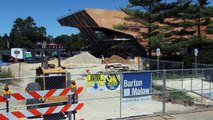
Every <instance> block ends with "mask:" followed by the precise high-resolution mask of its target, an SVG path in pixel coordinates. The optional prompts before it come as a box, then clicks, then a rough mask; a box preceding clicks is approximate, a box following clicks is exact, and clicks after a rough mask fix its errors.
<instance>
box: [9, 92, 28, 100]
mask: <svg viewBox="0 0 213 120" xmlns="http://www.w3.org/2000/svg"><path fill="white" fill-rule="evenodd" d="M11 96H13V97H14V98H15V99H16V100H24V99H25V97H23V96H22V95H21V94H19V93H14V94H11Z"/></svg>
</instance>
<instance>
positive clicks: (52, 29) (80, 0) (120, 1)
mask: <svg viewBox="0 0 213 120" xmlns="http://www.w3.org/2000/svg"><path fill="white" fill-rule="evenodd" d="M127 4H128V0H1V2H0V35H1V36H3V35H4V34H5V33H7V34H9V33H10V31H11V29H12V26H13V23H14V21H15V20H16V19H17V18H23V19H25V18H26V17H28V16H31V17H32V18H33V19H34V21H35V23H36V24H37V26H39V27H40V26H44V27H45V28H46V31H47V34H48V35H52V36H54V37H56V36H58V35H62V34H67V35H70V34H72V33H78V32H79V31H78V29H76V28H71V27H64V26H61V25H60V24H59V23H58V22H57V18H58V17H60V16H63V15H66V14H68V13H70V12H74V11H77V10H81V9H84V8H100V9H109V10H118V9H119V7H124V6H126V5H127ZM69 10H71V11H69Z"/></svg>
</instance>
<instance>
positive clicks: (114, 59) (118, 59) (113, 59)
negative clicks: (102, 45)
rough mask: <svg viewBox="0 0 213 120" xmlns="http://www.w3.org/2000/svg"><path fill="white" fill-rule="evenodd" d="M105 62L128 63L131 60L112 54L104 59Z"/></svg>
mask: <svg viewBox="0 0 213 120" xmlns="http://www.w3.org/2000/svg"><path fill="white" fill-rule="evenodd" d="M105 62H106V63H122V64H130V63H131V62H130V61H128V60H125V59H124V58H122V57H120V56H118V55H113V56H111V57H110V58H106V59H105Z"/></svg>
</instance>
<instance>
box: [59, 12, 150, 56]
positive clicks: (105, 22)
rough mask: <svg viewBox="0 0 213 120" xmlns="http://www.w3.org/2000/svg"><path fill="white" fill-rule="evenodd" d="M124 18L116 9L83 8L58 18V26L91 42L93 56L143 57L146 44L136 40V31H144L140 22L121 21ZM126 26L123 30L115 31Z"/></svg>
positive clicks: (137, 35)
mask: <svg viewBox="0 0 213 120" xmlns="http://www.w3.org/2000/svg"><path fill="white" fill-rule="evenodd" d="M125 17H127V15H126V14H125V13H124V12H121V11H116V10H101V9H83V10H80V11H77V12H74V13H71V14H68V15H66V16H63V17H60V18H58V22H59V23H60V24H61V25H62V26H68V27H76V28H78V29H79V30H80V32H81V33H82V34H83V35H84V36H85V38H86V40H88V42H90V43H91V45H92V46H89V48H90V50H91V51H90V52H91V53H92V54H93V55H96V56H101V55H104V56H106V57H110V56H111V55H120V56H122V57H134V56H146V55H147V42H146V41H145V40H143V38H140V35H139V33H140V31H143V32H144V31H147V28H146V27H143V26H141V24H140V23H136V22H130V21H127V20H125ZM123 23H127V24H128V25H129V27H128V29H127V30H118V29H115V26H118V25H119V24H123Z"/></svg>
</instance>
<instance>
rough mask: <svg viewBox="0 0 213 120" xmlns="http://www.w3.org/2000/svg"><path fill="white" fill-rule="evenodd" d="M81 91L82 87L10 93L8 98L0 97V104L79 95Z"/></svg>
mask: <svg viewBox="0 0 213 120" xmlns="http://www.w3.org/2000/svg"><path fill="white" fill-rule="evenodd" d="M82 91H83V87H79V88H77V90H72V89H71V88H65V89H52V90H44V91H30V92H20V93H12V94H10V95H8V96H4V95H0V102H6V101H11V100H25V99H37V98H42V97H53V96H65V95H72V94H80V93H81V92H82Z"/></svg>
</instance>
